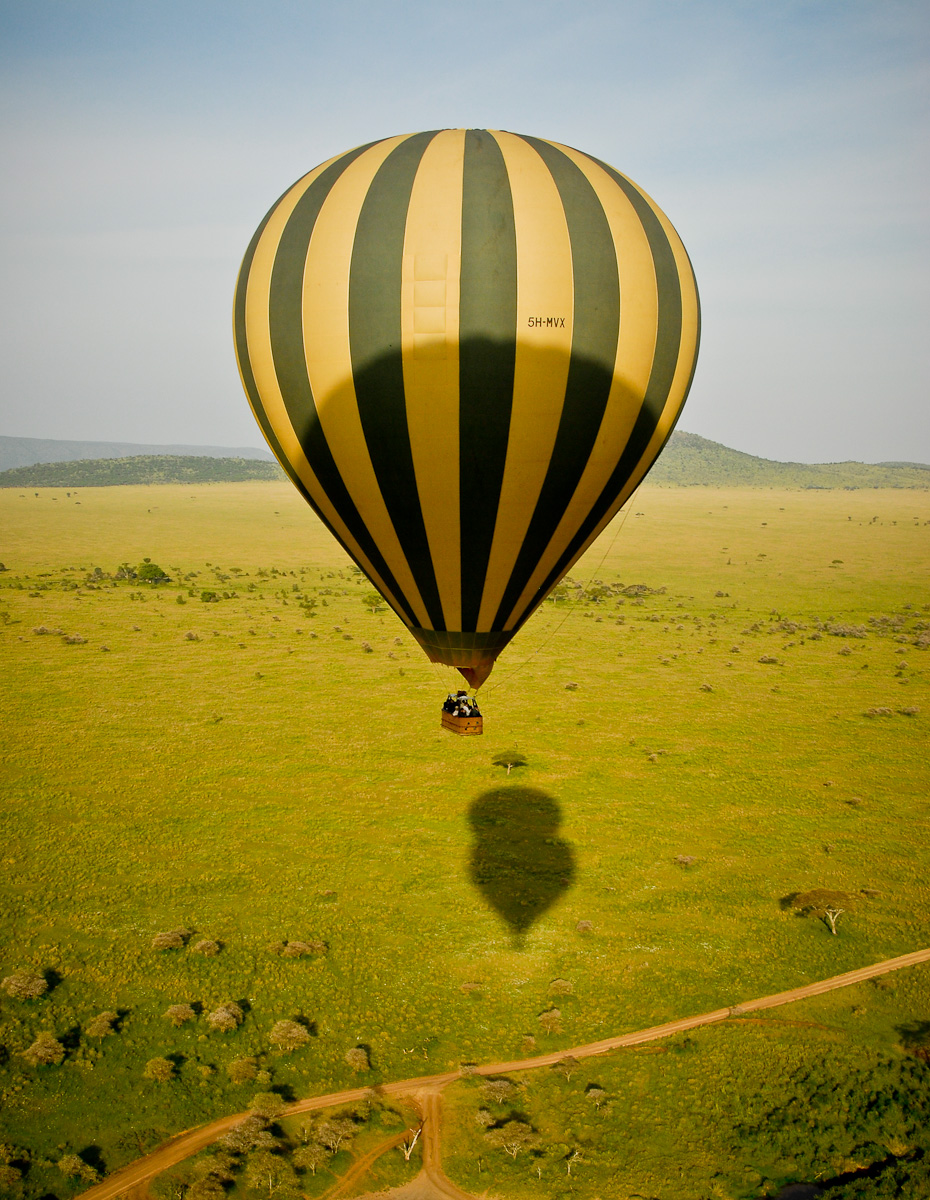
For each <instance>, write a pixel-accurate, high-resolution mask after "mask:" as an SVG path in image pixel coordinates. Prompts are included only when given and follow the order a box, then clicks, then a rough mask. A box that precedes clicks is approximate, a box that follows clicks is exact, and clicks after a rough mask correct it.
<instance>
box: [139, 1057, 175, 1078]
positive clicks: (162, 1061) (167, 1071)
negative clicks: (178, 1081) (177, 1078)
mask: <svg viewBox="0 0 930 1200" xmlns="http://www.w3.org/2000/svg"><path fill="white" fill-rule="evenodd" d="M142 1075H143V1077H144V1078H145V1079H155V1080H157V1081H158V1082H159V1083H167V1082H168V1080H169V1079H172V1078H173V1077H174V1063H173V1062H172V1061H171V1059H170V1058H150V1059H149V1061H148V1062H147V1063H146V1064H145V1070H144V1071H143V1072H142Z"/></svg>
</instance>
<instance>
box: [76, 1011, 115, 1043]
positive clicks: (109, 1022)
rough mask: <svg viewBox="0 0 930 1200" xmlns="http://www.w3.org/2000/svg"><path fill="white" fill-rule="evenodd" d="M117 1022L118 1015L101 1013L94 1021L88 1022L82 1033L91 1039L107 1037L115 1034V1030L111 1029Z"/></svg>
mask: <svg viewBox="0 0 930 1200" xmlns="http://www.w3.org/2000/svg"><path fill="white" fill-rule="evenodd" d="M118 1020H119V1013H115V1012H102V1013H100V1015H99V1016H96V1017H94V1019H93V1020H92V1021H91V1022H89V1024H88V1026H87V1028H86V1029H85V1030H84V1032H85V1033H86V1034H87V1036H88V1037H92V1038H105V1037H109V1035H110V1034H111V1033H115V1032H116V1030H115V1029H114V1028H113V1025H114V1023H115V1022H116V1021H118Z"/></svg>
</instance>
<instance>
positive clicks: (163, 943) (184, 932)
mask: <svg viewBox="0 0 930 1200" xmlns="http://www.w3.org/2000/svg"><path fill="white" fill-rule="evenodd" d="M190 935H191V931H190V930H189V929H171V930H169V931H168V932H167V933H156V934H155V936H154V937H153V938H152V949H153V950H183V948H184V947H185V946H186V945H187V939H188V938H189V937H190Z"/></svg>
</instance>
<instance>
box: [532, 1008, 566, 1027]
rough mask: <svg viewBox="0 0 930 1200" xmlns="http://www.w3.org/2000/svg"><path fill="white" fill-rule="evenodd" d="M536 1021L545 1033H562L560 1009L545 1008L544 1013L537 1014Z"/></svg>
mask: <svg viewBox="0 0 930 1200" xmlns="http://www.w3.org/2000/svg"><path fill="white" fill-rule="evenodd" d="M537 1019H538V1021H539V1023H540V1025H542V1027H543V1029H544V1030H545V1031H546V1033H561V1032H562V1013H561V1010H560V1009H558V1008H547V1009H546V1011H545V1012H543V1013H540V1014H539V1017H538V1018H537Z"/></svg>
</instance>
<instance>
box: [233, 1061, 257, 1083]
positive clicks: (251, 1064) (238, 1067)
mask: <svg viewBox="0 0 930 1200" xmlns="http://www.w3.org/2000/svg"><path fill="white" fill-rule="evenodd" d="M226 1074H227V1075H228V1076H229V1081H230V1083H251V1082H252V1080H253V1079H254V1078H255V1076H256V1075H257V1074H258V1059H257V1058H234V1059H233V1060H232V1062H231V1063H229V1064H228V1065H227V1067H226Z"/></svg>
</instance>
